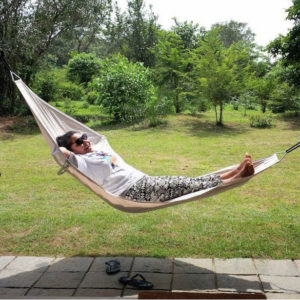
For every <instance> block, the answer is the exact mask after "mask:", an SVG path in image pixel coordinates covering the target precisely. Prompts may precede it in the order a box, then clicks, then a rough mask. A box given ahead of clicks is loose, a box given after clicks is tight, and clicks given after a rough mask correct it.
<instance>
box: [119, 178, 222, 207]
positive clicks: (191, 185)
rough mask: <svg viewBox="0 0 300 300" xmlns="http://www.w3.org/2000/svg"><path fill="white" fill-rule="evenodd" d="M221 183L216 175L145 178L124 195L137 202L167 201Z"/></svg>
mask: <svg viewBox="0 0 300 300" xmlns="http://www.w3.org/2000/svg"><path fill="white" fill-rule="evenodd" d="M221 183H222V181H221V179H220V176H218V175H208V176H199V177H186V176H145V177H144V178H142V179H141V180H140V181H138V182H137V183H136V184H135V185H134V186H133V187H131V188H130V189H129V190H128V191H127V192H126V193H125V195H124V197H125V198H126V199H128V200H133V201H138V202H160V201H168V200H171V199H174V198H177V197H180V196H183V195H186V194H190V193H193V192H196V191H199V190H203V189H207V188H211V187H215V186H217V185H219V184H221Z"/></svg>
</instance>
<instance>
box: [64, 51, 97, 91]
mask: <svg viewBox="0 0 300 300" xmlns="http://www.w3.org/2000/svg"><path fill="white" fill-rule="evenodd" d="M100 68H101V60H100V59H99V58H97V57H96V56H95V55H94V54H92V53H80V54H77V55H75V56H74V57H73V58H71V59H70V60H69V62H68V67H67V74H68V78H69V79H70V80H71V81H73V82H76V83H84V84H85V85H87V83H88V82H89V81H90V80H91V79H92V77H93V76H94V75H96V74H98V73H99V71H100Z"/></svg>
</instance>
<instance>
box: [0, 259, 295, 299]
mask: <svg viewBox="0 0 300 300" xmlns="http://www.w3.org/2000/svg"><path fill="white" fill-rule="evenodd" d="M110 259H118V260H119V261H120V263H121V271H120V272H119V273H117V274H115V275H107V274H106V272H105V269H106V265H105V262H106V261H108V260H110ZM137 273H141V274H142V275H143V276H144V277H145V278H146V279H147V280H148V281H151V282H152V283H153V284H154V288H153V290H154V291H155V290H157V291H181V292H182V291H185V292H223V293H224V292H226V293H227V292H228V293H264V294H265V295H266V297H267V298H269V299H300V261H299V260H295V261H294V260H290V259H286V260H270V259H251V258H244V259H242V258H233V259H218V258H213V259H208V258H206V259H196V258H172V259H162V258H151V257H68V258H56V257H33V256H0V298H12V297H18V298H20V297H22V298H23V297H28V298H30V297H41V298H42V297H64V298H66V297H67V298H72V297H81V298H84V297H87V298H90V297H97V298H101V297H102V298H125V299H126V298H137V297H138V293H139V292H140V290H137V289H134V288H133V287H130V286H129V285H127V286H124V285H122V284H120V283H119V281H118V279H119V278H120V277H121V276H133V275H134V274H137Z"/></svg>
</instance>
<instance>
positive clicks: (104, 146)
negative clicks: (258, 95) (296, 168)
mask: <svg viewBox="0 0 300 300" xmlns="http://www.w3.org/2000/svg"><path fill="white" fill-rule="evenodd" d="M0 54H1V51H0ZM2 60H3V62H4V64H5V65H6V67H7V68H8V70H9V72H10V76H11V78H12V80H13V82H14V83H15V84H16V86H17V87H18V89H19V91H20V93H21V94H22V96H23V98H24V99H25V101H26V103H27V105H28V106H29V108H30V110H31V112H32V114H33V116H34V118H35V120H36V122H37V124H38V126H39V128H40V130H41V133H42V134H43V136H44V138H45V140H46V142H47V143H48V146H49V147H50V149H51V151H52V156H53V158H54V160H55V161H56V162H57V164H58V165H59V166H60V169H59V171H58V175H61V174H63V173H65V172H66V171H67V172H68V173H70V174H71V175H72V176H74V177H75V178H77V179H78V180H79V181H80V182H81V183H82V184H84V185H85V186H87V187H88V188H90V189H91V190H92V191H93V192H95V193H96V194H97V195H98V196H100V197H101V198H102V199H104V200H105V201H106V202H107V203H108V204H110V205H111V206H113V207H114V208H116V209H119V210H121V211H125V212H130V213H141V212H147V211H151V210H156V209H160V208H164V207H169V206H173V205H178V204H181V203H185V202H190V201H195V200H199V199H201V198H206V197H209V196H213V195H216V194H217V193H220V192H223V191H226V190H229V189H232V188H235V187H237V186H240V185H242V184H245V183H246V182H247V181H248V180H249V179H251V178H253V177H254V176H255V175H257V174H259V173H261V172H263V171H265V170H266V169H267V168H269V167H271V166H273V165H275V164H277V163H278V162H280V161H281V160H282V159H283V158H284V157H285V156H286V155H287V154H288V153H290V152H292V151H294V150H295V149H297V148H298V147H300V142H298V143H297V144H295V145H293V146H292V147H290V148H289V149H287V150H286V151H281V152H276V153H274V154H273V155H271V156H269V157H266V158H263V159H260V160H256V161H254V162H253V164H254V169H255V173H254V175H253V176H249V177H245V178H241V179H237V180H235V181H234V182H233V183H231V184H230V185H219V186H217V187H213V188H208V189H205V190H200V191H198V192H194V193H190V194H187V195H184V196H181V197H178V198H175V199H172V200H169V201H166V202H155V203H153V202H135V201H131V200H127V199H125V198H122V197H119V196H115V195H113V194H111V193H109V192H107V191H105V190H104V189H103V188H102V187H101V186H99V185H98V184H97V183H96V182H94V181H93V180H92V179H90V178H89V177H88V176H87V175H85V174H83V173H82V172H80V171H79V170H78V168H77V167H76V166H75V165H73V164H72V163H71V162H70V161H69V160H68V159H67V158H66V157H65V156H64V154H63V153H62V152H61V151H60V149H59V147H58V145H57V144H56V137H57V136H59V135H62V134H64V133H65V132H67V131H69V130H75V131H78V132H85V133H87V134H88V136H89V139H90V141H91V144H92V145H93V148H94V149H101V150H103V151H105V152H108V153H112V154H113V155H115V156H116V157H117V159H118V161H120V162H122V163H123V164H126V163H125V162H124V160H123V159H122V158H121V157H120V155H118V154H117V153H116V152H115V151H114V150H113V149H112V148H111V146H110V145H109V143H108V141H107V139H106V137H105V136H104V135H101V134H99V133H97V132H96V131H94V130H92V129H90V128H88V127H87V126H85V125H83V124H81V123H80V122H78V121H77V120H75V119H73V118H71V117H70V116H68V115H66V114H64V113H63V112H61V111H59V110H58V109H56V108H54V107H53V106H51V105H50V104H48V103H47V102H45V101H44V100H42V99H41V98H40V97H39V96H37V95H36V94H35V93H34V92H33V91H32V90H31V89H30V88H29V87H28V86H27V85H26V84H25V83H24V82H23V81H22V79H21V78H20V77H19V76H17V75H16V74H15V73H14V72H12V71H11V69H10V67H9V65H8V63H7V62H6V60H5V58H4V55H3V52H2ZM277 154H281V155H282V157H281V158H280V159H279V158H278V156H277ZM236 166H237V165H233V166H229V167H227V168H224V169H220V170H218V171H216V172H213V173H210V174H218V175H221V174H224V173H226V172H228V171H230V170H233V169H234V168H235V167H236ZM207 175H208V174H207Z"/></svg>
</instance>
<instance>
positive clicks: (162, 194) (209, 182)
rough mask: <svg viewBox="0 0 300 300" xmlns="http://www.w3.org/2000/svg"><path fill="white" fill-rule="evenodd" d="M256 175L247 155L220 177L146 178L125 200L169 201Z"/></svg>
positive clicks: (130, 191)
mask: <svg viewBox="0 0 300 300" xmlns="http://www.w3.org/2000/svg"><path fill="white" fill-rule="evenodd" d="M253 174H254V167H253V163H252V159H251V156H250V155H248V154H246V155H245V157H244V160H243V161H242V163H241V164H240V165H239V166H238V167H237V168H236V169H234V170H232V171H230V172H228V173H225V174H222V175H221V176H219V175H215V174H213V175H207V176H199V177H186V176H145V177H143V178H142V179H141V180H139V181H138V182H137V183H136V184H135V185H134V186H133V187H131V188H130V189H129V190H128V191H127V192H125V194H124V195H123V197H124V198H126V199H128V200H133V201H137V202H160V201H168V200H171V199H174V198H177V197H180V196H183V195H186V194H190V193H193V192H197V191H199V190H203V189H207V188H211V187H215V186H218V185H219V184H221V183H224V184H231V183H232V181H234V180H236V179H239V178H242V177H248V176H251V175H253Z"/></svg>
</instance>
